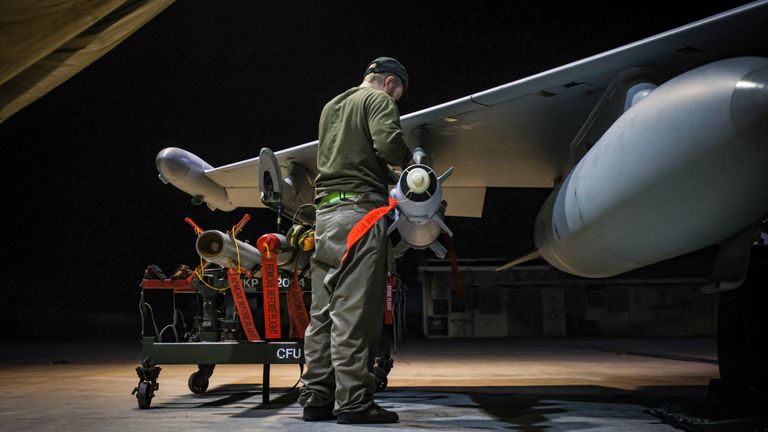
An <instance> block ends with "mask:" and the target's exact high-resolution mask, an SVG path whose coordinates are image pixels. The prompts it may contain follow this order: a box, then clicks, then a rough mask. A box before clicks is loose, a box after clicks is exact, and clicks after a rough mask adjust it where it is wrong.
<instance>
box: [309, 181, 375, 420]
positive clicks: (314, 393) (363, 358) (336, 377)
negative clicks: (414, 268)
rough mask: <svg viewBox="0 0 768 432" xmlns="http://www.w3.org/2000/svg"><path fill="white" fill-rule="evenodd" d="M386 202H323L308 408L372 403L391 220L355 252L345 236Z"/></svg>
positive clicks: (315, 260)
mask: <svg viewBox="0 0 768 432" xmlns="http://www.w3.org/2000/svg"><path fill="white" fill-rule="evenodd" d="M382 205H384V202H383V201H381V200H380V199H372V198H371V196H370V195H368V194H361V195H358V196H357V197H354V198H348V199H344V200H341V201H339V202H337V203H334V204H329V205H324V206H321V207H320V208H319V209H318V210H317V215H316V223H315V252H314V254H313V255H312V260H311V262H310V265H311V271H312V305H311V307H310V323H309V327H307V331H306V334H305V338H304V357H305V360H306V363H307V371H306V372H305V373H304V374H303V375H302V377H301V382H302V383H303V384H304V385H303V387H302V388H301V392H300V395H299V403H300V404H301V405H302V406H308V405H311V406H315V405H328V404H330V403H332V402H335V405H334V410H333V413H334V414H335V415H338V414H339V413H342V412H362V411H366V410H368V409H370V408H371V407H372V406H373V393H374V390H375V389H376V380H375V377H374V375H373V374H372V373H370V372H369V361H370V360H369V353H370V351H371V350H372V349H374V348H375V347H377V346H378V344H379V338H380V336H381V330H382V325H383V316H384V304H385V298H386V277H387V262H388V261H387V247H388V239H387V235H386V221H385V219H386V218H382V219H380V220H379V221H378V222H377V223H376V224H375V225H373V226H372V227H371V229H370V230H369V231H368V232H367V233H366V234H365V235H364V236H363V237H362V238H361V239H360V240H358V242H357V243H355V245H354V246H353V247H352V248H351V249H350V250H349V252H348V254H347V257H346V259H345V260H344V262H343V263H342V262H341V257H342V256H343V255H344V252H345V251H346V241H347V235H348V234H349V231H350V230H351V229H352V227H353V226H354V225H355V224H356V223H357V222H358V221H360V219H362V218H363V217H364V216H365V215H366V214H367V213H368V212H369V211H370V210H372V209H374V208H376V207H381V206H382Z"/></svg>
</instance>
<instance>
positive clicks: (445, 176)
mask: <svg viewBox="0 0 768 432" xmlns="http://www.w3.org/2000/svg"><path fill="white" fill-rule="evenodd" d="M451 174H453V167H450V168H448V170H447V171H445V172H444V173H443V175H441V176H440V177H438V178H437V181H438V183H440V184H443V182H444V181H446V180H448V177H450V176H451Z"/></svg>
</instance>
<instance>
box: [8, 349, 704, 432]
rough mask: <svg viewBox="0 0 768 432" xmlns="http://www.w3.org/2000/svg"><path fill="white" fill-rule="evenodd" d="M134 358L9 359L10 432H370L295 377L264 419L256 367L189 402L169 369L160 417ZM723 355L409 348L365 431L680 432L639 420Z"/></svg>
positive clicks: (46, 353) (107, 354)
mask: <svg viewBox="0 0 768 432" xmlns="http://www.w3.org/2000/svg"><path fill="white" fill-rule="evenodd" d="M141 358H142V354H141V352H140V348H139V346H138V344H137V343H136V344H134V343H130V342H127V343H122V344H117V343H105V344H95V343H91V344H49V345H40V344H27V345H12V346H4V347H3V348H1V349H0V378H1V379H0V430H14V431H18V430H34V431H44V430H56V431H58V430H78V431H83V430H88V431H90V430H99V431H112V430H116V431H117V430H119V431H127V430H141V431H146V430H161V429H164V430H184V431H196V430H213V429H219V430H227V431H240V430H248V431H262V430H264V431H266V430H272V431H274V430H298V431H302V430H313V431H324V430H333V431H336V430H360V429H359V428H360V427H361V426H346V427H342V426H341V425H337V424H336V423H335V422H322V423H306V422H303V421H302V420H301V408H300V407H299V406H298V404H297V403H296V402H295V401H296V391H295V390H289V389H290V388H291V387H293V386H294V384H295V383H296V382H297V380H298V377H299V368H298V367H297V366H296V365H275V366H272V375H271V377H272V386H273V388H274V389H273V393H272V403H270V404H269V405H263V404H262V403H261V402H262V400H261V393H260V387H259V385H258V384H259V383H260V382H261V366H260V365H219V366H217V368H216V371H215V373H214V375H213V377H212V378H211V386H210V388H209V390H208V392H207V393H205V394H202V395H194V394H192V393H190V391H189V390H188V388H187V378H188V377H189V374H190V373H192V372H194V371H195V370H196V367H194V366H192V365H189V366H187V365H160V366H161V367H163V370H162V372H161V374H160V378H159V381H158V382H159V383H160V389H159V391H158V392H157V393H156V396H155V398H154V399H153V401H152V408H151V409H149V410H139V409H138V407H137V403H136V399H135V398H134V397H133V396H131V390H133V388H134V387H135V386H136V384H137V382H138V379H137V377H136V373H135V370H134V369H135V367H136V366H138V365H139V363H140V361H141ZM715 360H716V357H715V343H714V340H713V339H710V338H686V339H634V340H631V339H561V340H549V341H543V340H519V339H485V340H455V339H452V340H448V339H442V340H439V339H437V340H436V339H421V340H407V341H405V343H403V344H402V345H401V346H400V347H399V349H398V352H397V353H396V355H395V368H394V369H393V371H392V373H391V374H390V377H389V389H388V390H387V391H386V392H383V393H380V394H377V400H378V401H379V403H380V404H381V405H382V406H384V407H385V408H389V409H394V410H395V411H397V412H398V413H399V414H400V418H401V422H400V423H399V424H396V425H386V426H382V425H375V426H363V427H367V428H368V430H372V429H371V428H373V429H380V428H387V429H396V430H424V429H444V430H455V431H461V430H476V429H506V430H509V429H512V430H524V431H543V430H547V431H570V430H576V429H578V430H582V431H672V430H675V429H674V428H673V427H672V426H670V425H666V424H663V423H661V422H660V421H659V420H658V419H656V418H655V417H653V416H651V415H649V414H645V413H643V409H645V408H647V407H659V406H661V405H662V404H663V403H664V402H665V401H666V402H675V401H679V400H686V399H692V398H693V399H696V398H704V397H705V395H706V388H707V387H706V386H707V384H708V382H709V380H710V378H716V377H717V376H718V371H717V365H716V361H715Z"/></svg>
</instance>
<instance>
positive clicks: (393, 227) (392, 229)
mask: <svg viewBox="0 0 768 432" xmlns="http://www.w3.org/2000/svg"><path fill="white" fill-rule="evenodd" d="M402 218H403V217H402V216H398V217H397V218H396V219H395V221H394V222H392V225H390V226H389V228H388V229H387V235H390V234H392V233H393V232H395V230H396V229H397V227H398V226H400V223H401V222H402Z"/></svg>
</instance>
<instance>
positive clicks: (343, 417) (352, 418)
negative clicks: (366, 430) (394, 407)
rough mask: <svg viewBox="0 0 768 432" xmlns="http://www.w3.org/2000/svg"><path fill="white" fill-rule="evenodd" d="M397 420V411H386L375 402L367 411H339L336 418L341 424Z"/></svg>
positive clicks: (393, 421)
mask: <svg viewBox="0 0 768 432" xmlns="http://www.w3.org/2000/svg"><path fill="white" fill-rule="evenodd" d="M398 421H400V417H398V415H397V413H395V412H392V411H387V410H385V409H384V408H382V407H380V406H378V405H376V404H373V406H372V407H371V408H370V409H369V410H367V411H362V412H345V413H339V415H338V416H337V420H336V422H337V423H341V424H370V423H397V422H398Z"/></svg>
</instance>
